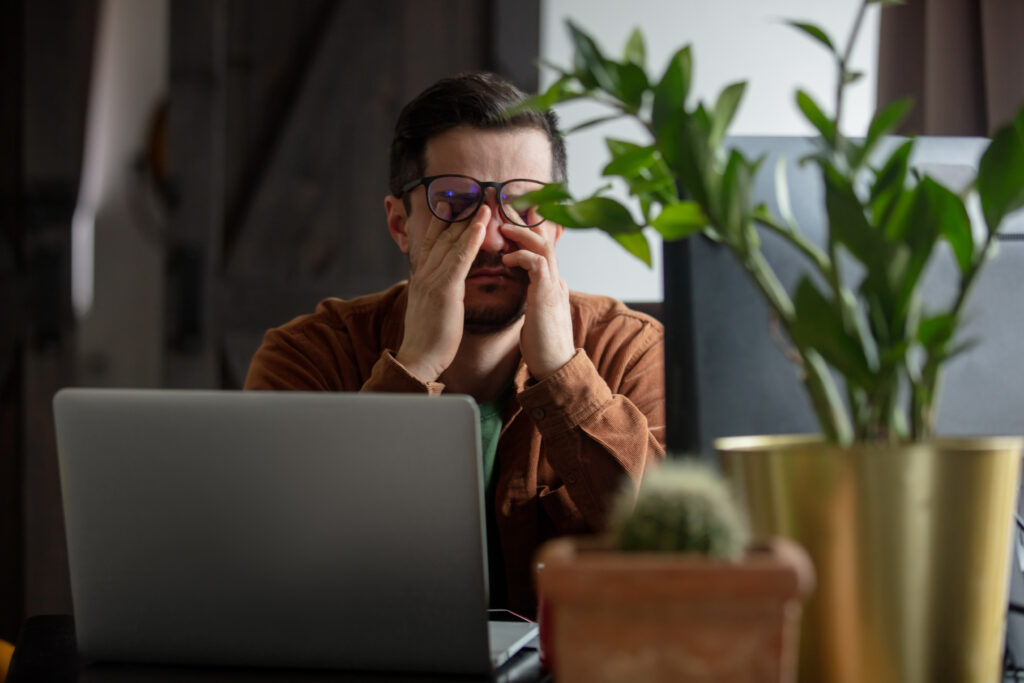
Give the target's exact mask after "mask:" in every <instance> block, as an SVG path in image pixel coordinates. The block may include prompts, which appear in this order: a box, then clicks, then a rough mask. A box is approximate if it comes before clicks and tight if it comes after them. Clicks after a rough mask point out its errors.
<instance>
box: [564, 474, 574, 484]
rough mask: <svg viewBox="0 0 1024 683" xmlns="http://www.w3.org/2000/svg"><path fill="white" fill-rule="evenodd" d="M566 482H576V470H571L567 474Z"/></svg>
mask: <svg viewBox="0 0 1024 683" xmlns="http://www.w3.org/2000/svg"><path fill="white" fill-rule="evenodd" d="M565 483H567V484H575V483H576V473H575V472H570V473H569V474H567V475H566V477H565Z"/></svg>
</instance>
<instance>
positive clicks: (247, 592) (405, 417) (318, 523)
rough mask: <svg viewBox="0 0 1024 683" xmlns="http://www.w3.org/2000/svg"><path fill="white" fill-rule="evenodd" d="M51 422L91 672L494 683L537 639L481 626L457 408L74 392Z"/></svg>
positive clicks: (238, 395)
mask: <svg viewBox="0 0 1024 683" xmlns="http://www.w3.org/2000/svg"><path fill="white" fill-rule="evenodd" d="M54 412H55V417H56V424H57V443H58V451H59V459H60V474H61V486H62V491H63V498H64V515H65V521H66V527H67V542H68V557H69V562H70V568H71V587H72V598H73V602H74V612H75V626H76V633H77V637H78V647H79V651H80V653H81V654H82V655H83V656H85V657H87V658H91V659H96V660H101V661H134V662H162V663H181V664H200V665H203V664H217V665H258V666H280V667H311V668H334V669H345V670H382V671H416V672H446V673H466V674H486V673H489V672H491V671H492V670H493V668H494V667H496V666H497V665H500V664H501V663H503V662H504V661H505V660H506V659H508V658H509V657H510V656H511V654H512V653H513V652H514V651H515V650H517V649H518V648H519V647H521V646H522V645H523V644H525V643H527V642H528V641H530V640H532V638H533V636H534V635H535V626H534V625H533V624H531V623H526V624H511V625H510V624H509V623H508V622H502V623H495V624H493V628H492V625H491V624H490V623H489V619H488V609H487V607H488V595H487V576H486V559H485V548H486V542H485V530H484V522H483V520H484V515H483V502H482V501H483V495H482V474H481V466H480V455H479V448H480V446H479V442H480V436H479V421H478V417H477V409H476V405H475V404H474V402H473V401H472V399H470V398H468V397H465V396H443V397H426V396H413V395H400V394H354V393H353V394H332V393H316V394H313V393H294V392H287V393H276V392H230V391H177V390H111V389H107V390H103V389H66V390H62V391H60V392H58V394H57V395H56V397H55V398H54ZM492 630H493V631H494V634H493V635H492V634H491V631H492Z"/></svg>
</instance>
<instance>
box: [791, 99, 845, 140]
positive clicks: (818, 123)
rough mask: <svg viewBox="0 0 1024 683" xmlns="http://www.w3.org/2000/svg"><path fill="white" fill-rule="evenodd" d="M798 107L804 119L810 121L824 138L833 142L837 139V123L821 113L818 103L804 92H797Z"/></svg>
mask: <svg viewBox="0 0 1024 683" xmlns="http://www.w3.org/2000/svg"><path fill="white" fill-rule="evenodd" d="M796 106H797V107H799V108H800V111H802V112H803V114H804V117H806V119H807V120H808V121H810V123H811V125H812V126H814V127H815V128H817V129H818V132H819V133H821V135H822V137H824V138H825V139H826V140H828V141H829V142H831V141H832V140H834V139H835V137H836V124H835V121H833V120H832V119H830V118H829V117H828V116H826V115H825V113H824V112H823V111H821V107H819V106H818V104H817V102H815V101H814V99H813V98H812V97H811V96H810V95H808V94H807V93H806V92H804V91H803V90H797V91H796Z"/></svg>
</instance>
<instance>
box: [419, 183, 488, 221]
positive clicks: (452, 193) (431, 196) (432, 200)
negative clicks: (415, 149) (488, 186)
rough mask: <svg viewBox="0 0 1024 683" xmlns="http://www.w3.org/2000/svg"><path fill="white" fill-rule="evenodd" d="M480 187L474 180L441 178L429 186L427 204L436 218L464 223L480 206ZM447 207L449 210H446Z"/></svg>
mask: <svg viewBox="0 0 1024 683" xmlns="http://www.w3.org/2000/svg"><path fill="white" fill-rule="evenodd" d="M480 197H481V191H480V186H479V185H478V184H477V183H476V181H475V180H473V179H472V178H461V177H459V176H441V177H440V178H435V179H434V180H433V181H431V183H430V185H428V186H427V202H429V204H430V210H431V211H433V212H434V215H435V216H438V217H439V218H443V219H444V220H446V221H449V222H451V223H458V222H459V221H464V220H466V219H467V218H469V217H470V216H472V215H473V213H474V212H476V209H477V207H478V206H480ZM445 206H447V207H448V208H447V210H445V208H444V207H445Z"/></svg>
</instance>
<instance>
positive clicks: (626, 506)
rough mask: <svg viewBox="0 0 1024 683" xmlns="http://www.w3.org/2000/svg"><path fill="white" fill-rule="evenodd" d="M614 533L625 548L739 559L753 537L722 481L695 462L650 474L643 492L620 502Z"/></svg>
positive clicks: (626, 494) (628, 493) (624, 495)
mask: <svg viewBox="0 0 1024 683" xmlns="http://www.w3.org/2000/svg"><path fill="white" fill-rule="evenodd" d="M611 532H612V536H613V538H614V539H615V543H616V545H617V546H618V547H619V549H620V550H624V551H639V552H651V551H654V552H682V553H699V554H702V555H708V556H709V557H718V558H724V559H738V558H739V557H740V556H742V554H743V551H744V550H745V548H746V546H747V542H748V541H749V538H750V533H749V531H748V529H747V524H746V521H745V520H744V518H743V516H742V515H741V514H740V511H739V508H738V507H737V505H736V503H735V501H734V500H733V498H732V496H731V495H730V493H729V490H728V489H727V488H726V485H725V483H724V481H723V480H722V478H721V477H720V476H719V475H718V474H717V473H716V472H715V471H714V470H712V469H710V468H709V467H707V466H706V465H703V464H700V463H698V462H695V461H681V460H678V461H670V462H666V463H664V464H662V465H661V466H659V467H658V468H656V469H653V470H650V471H648V472H646V473H645V475H644V479H643V481H642V482H641V484H640V489H639V492H638V493H637V494H636V496H635V499H634V494H633V490H632V486H631V485H626V486H625V487H624V488H623V490H622V491H621V492H620V493H619V495H618V497H617V498H616V500H615V505H614V507H613V510H612V519H611Z"/></svg>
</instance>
